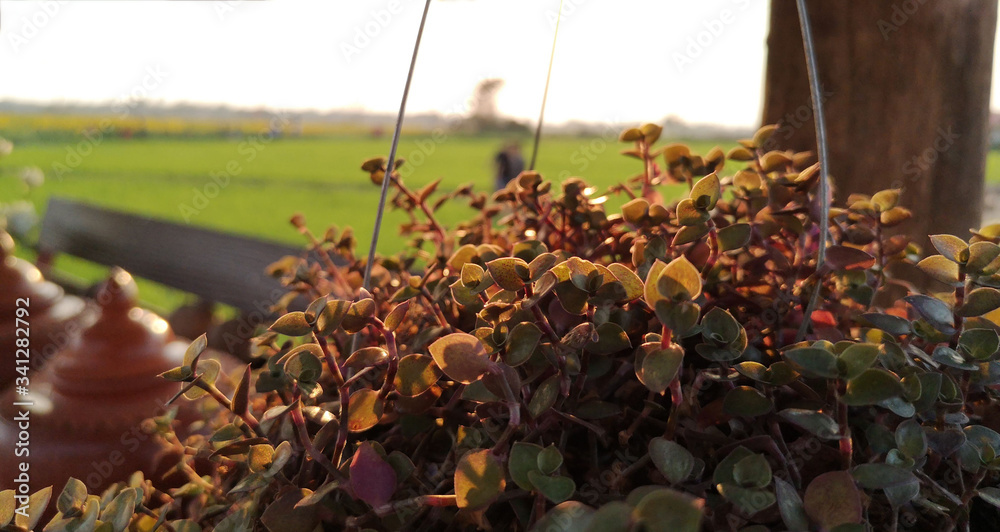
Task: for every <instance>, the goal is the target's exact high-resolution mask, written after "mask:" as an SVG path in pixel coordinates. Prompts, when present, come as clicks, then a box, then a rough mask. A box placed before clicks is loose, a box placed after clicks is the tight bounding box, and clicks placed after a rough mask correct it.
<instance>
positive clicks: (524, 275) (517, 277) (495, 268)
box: [486, 257, 531, 292]
mask: <svg viewBox="0 0 1000 532" xmlns="http://www.w3.org/2000/svg"><path fill="white" fill-rule="evenodd" d="M486 267H487V268H488V269H489V271H490V275H491V276H492V277H493V281H494V282H496V284H497V286H499V287H500V288H503V289H504V290H510V291H512V292H516V291H517V290H520V289H522V288H524V282H525V281H526V280H528V279H530V278H531V274H530V273H529V270H528V263H527V262H524V261H523V260H521V259H518V258H515V257H501V258H499V259H496V260H492V261H490V262H488V263H486Z"/></svg>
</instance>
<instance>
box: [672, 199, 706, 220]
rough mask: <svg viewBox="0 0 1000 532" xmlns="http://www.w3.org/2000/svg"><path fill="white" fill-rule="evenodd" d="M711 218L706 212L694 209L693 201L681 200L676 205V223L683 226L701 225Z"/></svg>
mask: <svg viewBox="0 0 1000 532" xmlns="http://www.w3.org/2000/svg"><path fill="white" fill-rule="evenodd" d="M709 218H711V215H709V213H708V211H707V210H705V209H699V208H698V207H695V205H694V200H692V199H690V198H688V199H682V200H681V201H679V202H678V203H677V223H678V224H680V225H683V226H692V225H701V224H704V223H705V222H707V221H708V220H709Z"/></svg>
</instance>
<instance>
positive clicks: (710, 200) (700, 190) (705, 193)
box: [688, 172, 722, 211]
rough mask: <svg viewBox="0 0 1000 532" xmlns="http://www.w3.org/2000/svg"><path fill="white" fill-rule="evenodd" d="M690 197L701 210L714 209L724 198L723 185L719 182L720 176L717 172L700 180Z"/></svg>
mask: <svg viewBox="0 0 1000 532" xmlns="http://www.w3.org/2000/svg"><path fill="white" fill-rule="evenodd" d="M688 197H690V198H691V199H692V200H694V203H695V206H697V207H698V208H699V209H701V210H705V211H710V210H712V209H714V208H715V204H716V203H717V202H718V201H719V198H720V197H722V185H721V183H720V182H719V176H718V175H716V173H715V172H712V173H711V174H708V175H707V176H705V177H703V178H701V179H699V180H698V182H697V183H695V184H694V187H692V188H691V194H689V195H688Z"/></svg>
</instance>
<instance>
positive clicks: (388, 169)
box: [363, 0, 431, 290]
mask: <svg viewBox="0 0 1000 532" xmlns="http://www.w3.org/2000/svg"><path fill="white" fill-rule="evenodd" d="M430 7H431V0H427V1H426V2H425V3H424V13H423V15H422V16H421V17H420V29H418V30H417V42H416V43H415V44H414V45H413V57H411V58H410V71H409V72H408V73H407V74H406V86H405V87H403V99H402V101H400V102H399V115H398V116H397V117H396V130H395V132H393V134H392V147H391V148H389V162H388V163H386V166H385V179H383V180H382V195H381V196H379V200H378V210H377V211H375V230H374V231H373V232H372V242H371V247H369V248H368V263H367V264H365V279H364V283H363V286H364V287H365V290H368V289H369V288H371V285H370V283H371V275H372V264H373V263H374V262H375V247H376V246H377V245H378V235H379V230H380V229H381V228H382V216H383V215H384V214H385V200H386V198H387V197H388V196H389V181H391V180H392V179H391V177H390V176H392V169H393V165H394V164H395V163H396V149H397V148H398V147H399V135H400V133H401V132H402V130H403V115H404V114H405V113H406V97H407V96H409V95H410V82H412V81H413V67H414V66H415V65H416V64H417V51H419V50H420V38H421V37H422V36H423V35H424V24H425V23H426V22H427V11H428V9H430Z"/></svg>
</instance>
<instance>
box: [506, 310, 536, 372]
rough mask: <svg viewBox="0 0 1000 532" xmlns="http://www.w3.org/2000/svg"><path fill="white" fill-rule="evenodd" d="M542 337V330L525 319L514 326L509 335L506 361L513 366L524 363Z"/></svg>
mask: <svg viewBox="0 0 1000 532" xmlns="http://www.w3.org/2000/svg"><path fill="white" fill-rule="evenodd" d="M541 339H542V330H541V329H539V328H538V326H537V325H535V324H534V323H532V322H530V321H523V322H521V323H518V324H517V325H515V326H514V328H513V329H512V330H511V331H510V334H508V335H507V351H506V353H505V355H504V358H503V360H504V362H506V363H507V364H508V365H509V366H511V367H517V366H520V365H521V364H524V363H525V362H527V361H528V359H530V358H531V355H532V354H533V353H534V352H535V349H536V348H537V347H538V343H539V342H540V341H541Z"/></svg>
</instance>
